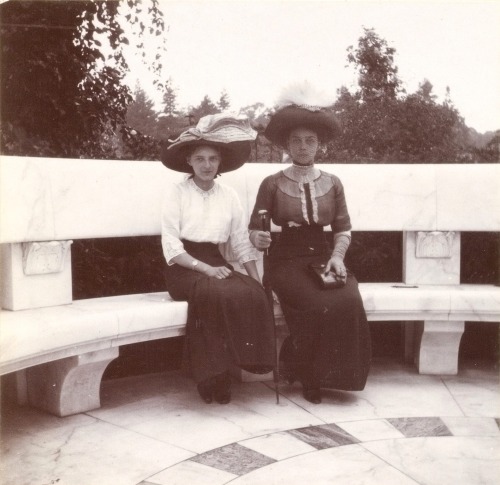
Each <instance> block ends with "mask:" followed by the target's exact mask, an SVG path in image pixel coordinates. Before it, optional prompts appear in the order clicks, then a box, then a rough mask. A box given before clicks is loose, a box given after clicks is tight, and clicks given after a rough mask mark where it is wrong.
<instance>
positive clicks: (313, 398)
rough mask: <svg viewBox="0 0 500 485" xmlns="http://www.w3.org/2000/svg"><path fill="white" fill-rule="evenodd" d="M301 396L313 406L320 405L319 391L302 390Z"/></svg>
mask: <svg viewBox="0 0 500 485" xmlns="http://www.w3.org/2000/svg"><path fill="white" fill-rule="evenodd" d="M302 395H303V396H304V399H306V400H307V401H309V402H312V403H313V404H320V403H321V390H320V389H303V390H302Z"/></svg>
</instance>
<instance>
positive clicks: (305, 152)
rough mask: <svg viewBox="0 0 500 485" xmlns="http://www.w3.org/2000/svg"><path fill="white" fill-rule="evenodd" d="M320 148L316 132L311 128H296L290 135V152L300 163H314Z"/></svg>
mask: <svg viewBox="0 0 500 485" xmlns="http://www.w3.org/2000/svg"><path fill="white" fill-rule="evenodd" d="M318 148H319V139H318V135H317V134H316V132H314V131H313V130H310V129H309V128H295V129H294V130H292V131H291V132H290V135H289V137H288V152H289V153H290V156H291V157H292V159H293V161H294V162H295V163H297V164H298V165H312V164H313V163H314V158H315V157H316V152H317V151H318Z"/></svg>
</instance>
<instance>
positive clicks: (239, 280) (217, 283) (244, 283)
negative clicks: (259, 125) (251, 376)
mask: <svg viewBox="0 0 500 485" xmlns="http://www.w3.org/2000/svg"><path fill="white" fill-rule="evenodd" d="M254 138H255V132H254V131H253V130H252V129H251V128H250V125H249V123H248V120H246V119H243V118H239V117H234V116H228V115H227V114H218V115H211V116H206V117H204V118H201V119H200V121H199V123H198V125H197V126H196V127H193V128H190V129H188V130H187V131H185V132H184V133H182V134H181V135H180V137H179V138H178V139H177V140H175V141H174V142H172V143H171V144H170V145H169V146H168V147H165V148H164V150H163V151H162V162H163V163H164V164H165V165H166V166H167V167H168V168H170V169H173V170H176V171H180V172H186V173H187V174H189V175H187V176H186V178H185V179H184V180H182V181H181V182H180V183H176V184H171V186H170V187H167V188H166V193H165V200H164V203H163V210H162V246H163V253H164V256H165V259H166V261H167V267H166V280H167V289H168V291H169V293H170V295H171V296H172V298H173V299H174V300H187V301H188V303H189V305H188V321H187V328H186V355H185V357H186V358H185V361H186V362H187V364H188V366H189V369H190V371H191V373H192V375H193V377H194V379H195V381H196V382H197V388H198V392H199V394H200V396H201V397H202V399H203V400H204V401H205V402H206V403H210V402H212V400H213V399H215V400H216V401H217V402H219V403H221V404H226V403H228V402H229V401H230V400H231V378H230V375H229V369H230V367H231V366H232V365H236V366H239V367H241V368H244V369H245V370H247V371H249V372H255V373H266V372H269V371H270V370H271V369H272V368H273V366H274V359H275V349H274V338H273V337H274V333H273V316H272V313H271V312H272V308H271V307H270V304H269V301H268V299H267V297H266V294H265V292H264V289H263V288H262V285H261V282H260V278H259V275H258V273H257V268H256V264H255V260H256V259H257V252H256V251H255V249H254V248H253V246H252V245H251V244H250V241H249V238H248V229H247V221H246V218H245V215H244V213H243V209H242V206H241V203H240V201H239V199H238V196H237V194H236V192H235V191H234V190H233V189H232V188H231V187H228V186H226V185H224V184H222V183H219V182H217V181H215V177H217V176H218V175H219V174H220V173H224V172H228V171H230V170H236V169H237V168H239V167H240V166H241V165H243V163H244V162H245V161H246V160H247V159H248V157H249V155H250V140H253V139H254ZM222 244H225V245H227V246H229V249H230V250H232V253H233V254H234V255H235V257H236V259H237V260H238V261H239V263H240V264H242V266H244V268H245V270H246V271H247V273H248V274H249V275H250V276H247V275H244V274H242V273H239V272H237V271H234V270H233V268H232V267H231V266H230V265H229V264H228V263H227V261H226V260H225V259H224V257H223V256H222V253H221V251H220V249H221V245H222Z"/></svg>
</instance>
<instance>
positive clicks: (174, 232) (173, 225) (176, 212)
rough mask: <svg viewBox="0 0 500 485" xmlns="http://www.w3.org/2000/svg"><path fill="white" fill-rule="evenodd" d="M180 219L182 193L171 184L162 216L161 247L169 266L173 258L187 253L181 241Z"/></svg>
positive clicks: (164, 200)
mask: <svg viewBox="0 0 500 485" xmlns="http://www.w3.org/2000/svg"><path fill="white" fill-rule="evenodd" d="M180 219H181V192H180V189H179V186H178V185H175V184H171V185H170V186H168V187H167V189H166V193H165V195H164V198H163V206H162V216H161V245H162V248H163V255H164V256H165V260H166V261H167V264H168V265H169V266H170V265H172V264H173V262H171V260H172V258H175V256H178V255H179V254H182V253H185V252H186V251H185V249H184V245H183V244H182V242H181V240H180Z"/></svg>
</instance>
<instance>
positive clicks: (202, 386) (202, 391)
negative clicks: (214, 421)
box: [196, 378, 214, 404]
mask: <svg viewBox="0 0 500 485" xmlns="http://www.w3.org/2000/svg"><path fill="white" fill-rule="evenodd" d="M196 388H197V389H198V394H199V395H200V396H201V398H202V399H203V401H205V402H206V403H207V404H210V403H211V402H212V395H213V392H214V382H213V379H212V378H210V379H206V380H204V381H202V382H200V383H199V384H198V385H197V386H196Z"/></svg>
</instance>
